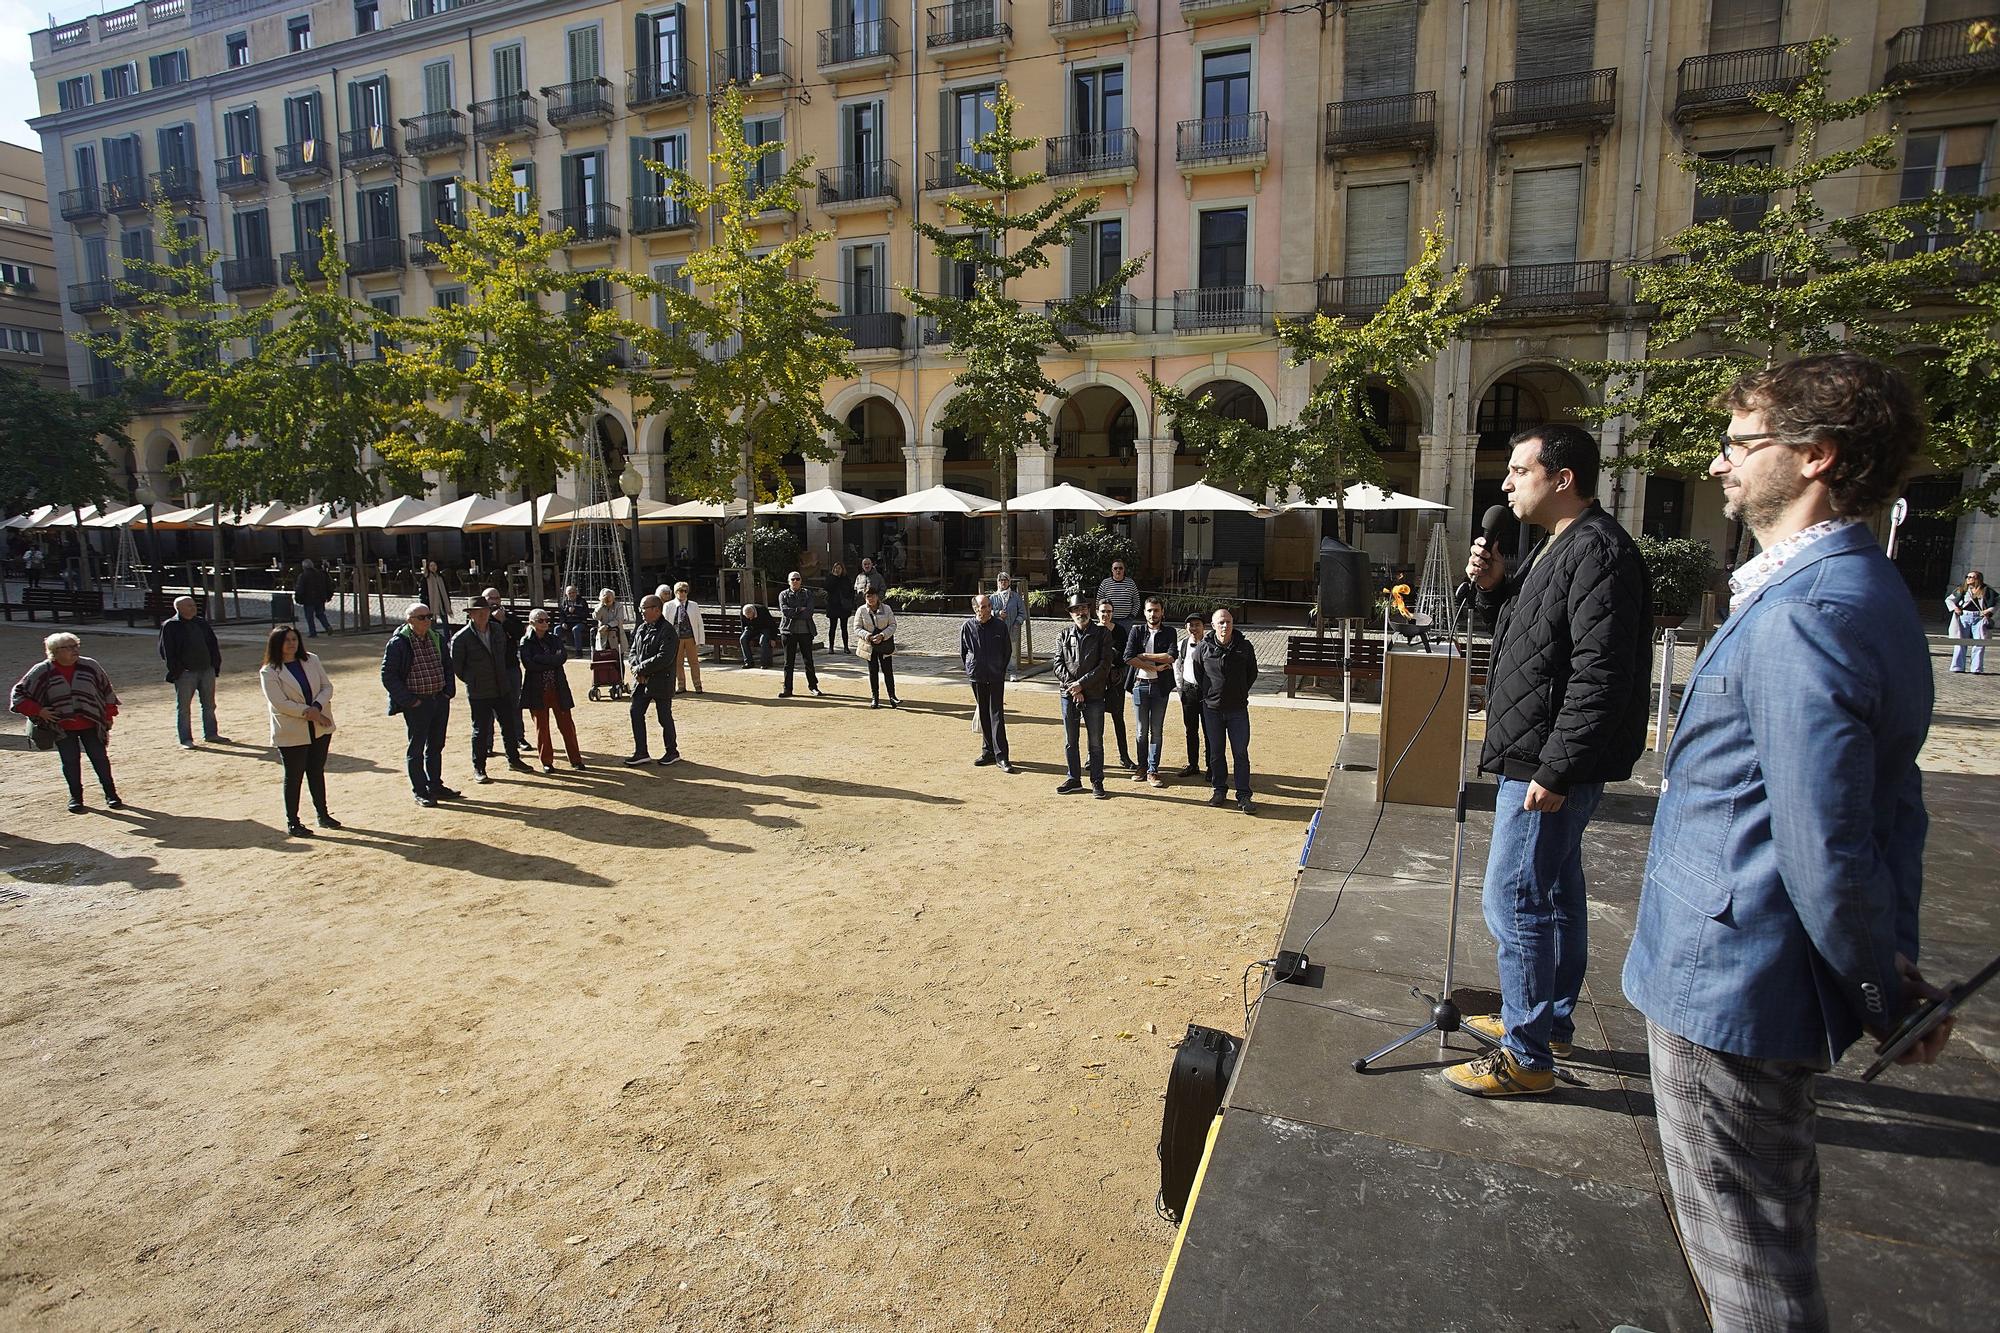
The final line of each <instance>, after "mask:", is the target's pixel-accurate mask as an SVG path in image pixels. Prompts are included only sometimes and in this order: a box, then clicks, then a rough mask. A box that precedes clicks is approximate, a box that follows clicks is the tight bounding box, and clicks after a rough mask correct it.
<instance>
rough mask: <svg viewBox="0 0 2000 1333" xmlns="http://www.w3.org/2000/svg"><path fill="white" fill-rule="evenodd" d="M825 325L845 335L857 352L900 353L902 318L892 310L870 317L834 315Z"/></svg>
mask: <svg viewBox="0 0 2000 1333" xmlns="http://www.w3.org/2000/svg"><path fill="white" fill-rule="evenodd" d="M827 323H829V324H831V325H833V327H835V328H836V329H839V330H840V331H841V332H842V333H844V334H846V335H847V341H849V342H851V343H853V344H854V349H855V350H856V351H858V352H871V351H901V350H902V348H903V324H904V317H903V316H902V315H901V314H899V313H897V312H896V311H893V310H883V311H879V312H877V313H875V314H872V315H834V316H833V317H832V318H830V319H828V320H827Z"/></svg>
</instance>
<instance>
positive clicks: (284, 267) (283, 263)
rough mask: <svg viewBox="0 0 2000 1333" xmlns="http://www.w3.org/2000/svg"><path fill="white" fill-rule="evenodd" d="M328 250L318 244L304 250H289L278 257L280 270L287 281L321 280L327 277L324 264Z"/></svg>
mask: <svg viewBox="0 0 2000 1333" xmlns="http://www.w3.org/2000/svg"><path fill="white" fill-rule="evenodd" d="M325 258H326V251H325V250H322V249H321V248H320V247H319V246H317V245H311V246H307V247H306V248H305V249H303V250H287V251H286V252H285V253H284V254H283V255H282V256H280V257H279V259H278V271H279V272H280V273H282V274H284V276H285V280H286V281H287V282H320V281H322V280H324V279H325V277H326V269H325V268H324V267H323V266H322V265H323V261H324V260H325Z"/></svg>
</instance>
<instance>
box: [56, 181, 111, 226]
mask: <svg viewBox="0 0 2000 1333" xmlns="http://www.w3.org/2000/svg"><path fill="white" fill-rule="evenodd" d="M56 211H57V212H58V213H60V214H61V215H62V220H63V221H64V222H82V221H84V220H85V219H88V218H101V217H103V216H104V199H103V197H102V196H101V195H99V194H98V192H97V187H96V186H95V185H80V186H78V187H77V188H76V189H74V190H64V191H63V192H62V194H61V195H60V196H59V197H58V199H57V202H56Z"/></svg>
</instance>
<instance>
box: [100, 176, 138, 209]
mask: <svg viewBox="0 0 2000 1333" xmlns="http://www.w3.org/2000/svg"><path fill="white" fill-rule="evenodd" d="M104 206H105V207H106V208H108V209H110V210H111V211H112V212H113V213H137V212H140V211H142V210H144V209H145V208H146V207H147V199H146V182H145V180H144V179H143V178H141V177H138V176H114V177H112V178H111V179H110V180H107V181H105V182H104Z"/></svg>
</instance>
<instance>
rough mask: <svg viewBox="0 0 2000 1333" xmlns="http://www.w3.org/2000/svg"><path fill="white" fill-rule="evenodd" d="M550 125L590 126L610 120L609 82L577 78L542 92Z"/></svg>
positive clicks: (611, 110)
mask: <svg viewBox="0 0 2000 1333" xmlns="http://www.w3.org/2000/svg"><path fill="white" fill-rule="evenodd" d="M542 97H543V99H544V100H545V101H546V103H547V109H546V112H545V114H546V115H547V116H548V118H549V124H551V125H591V124H595V123H596V122H598V121H601V120H609V119H611V116H612V113H613V111H614V110H616V108H615V107H613V105H612V102H611V80H609V79H604V78H598V79H577V80H576V81H574V82H572V83H558V84H554V85H552V86H550V87H547V88H544V89H542Z"/></svg>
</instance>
